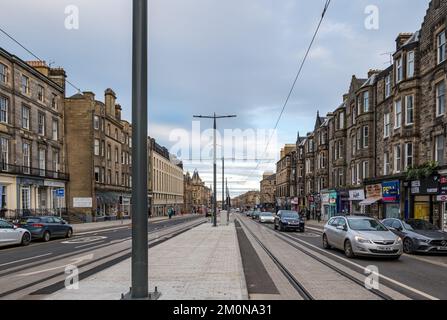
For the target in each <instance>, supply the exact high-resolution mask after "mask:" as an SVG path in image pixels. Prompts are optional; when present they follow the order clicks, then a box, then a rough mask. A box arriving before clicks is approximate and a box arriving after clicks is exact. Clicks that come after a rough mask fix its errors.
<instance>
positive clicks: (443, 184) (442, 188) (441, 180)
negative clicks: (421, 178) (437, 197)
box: [439, 176, 447, 195]
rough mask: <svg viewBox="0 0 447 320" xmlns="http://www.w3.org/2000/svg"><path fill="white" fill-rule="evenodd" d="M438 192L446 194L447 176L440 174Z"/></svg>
mask: <svg viewBox="0 0 447 320" xmlns="http://www.w3.org/2000/svg"><path fill="white" fill-rule="evenodd" d="M439 189H440V190H439V193H440V194H442V195H447V177H446V176H442V177H440V178H439Z"/></svg>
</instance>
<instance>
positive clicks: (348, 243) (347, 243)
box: [345, 240, 355, 258]
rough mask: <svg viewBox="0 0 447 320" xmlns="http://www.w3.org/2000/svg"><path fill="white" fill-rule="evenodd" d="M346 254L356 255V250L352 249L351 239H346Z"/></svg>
mask: <svg viewBox="0 0 447 320" xmlns="http://www.w3.org/2000/svg"><path fill="white" fill-rule="evenodd" d="M345 255H346V256H347V257H348V258H354V257H355V254H354V251H353V250H352V244H351V241H349V240H346V242H345Z"/></svg>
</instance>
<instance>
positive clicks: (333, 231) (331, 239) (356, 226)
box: [323, 216, 403, 260]
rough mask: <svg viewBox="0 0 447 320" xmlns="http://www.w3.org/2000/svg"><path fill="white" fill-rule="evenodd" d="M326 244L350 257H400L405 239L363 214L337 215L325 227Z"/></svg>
mask: <svg viewBox="0 0 447 320" xmlns="http://www.w3.org/2000/svg"><path fill="white" fill-rule="evenodd" d="M323 247H324V248H325V249H330V248H332V247H334V248H337V249H341V250H343V251H344V252H345V255H346V256H347V257H348V258H354V257H355V256H375V257H389V258H393V259H396V260H397V259H399V258H400V256H401V255H402V253H403V245H402V239H401V238H400V237H398V236H396V235H395V234H394V233H393V232H391V231H390V230H389V229H388V228H387V227H386V226H384V225H383V224H382V223H381V222H380V221H379V220H377V219H373V218H369V217H364V216H348V217H334V218H332V219H330V220H329V221H328V222H327V223H326V225H325V226H324V232H323Z"/></svg>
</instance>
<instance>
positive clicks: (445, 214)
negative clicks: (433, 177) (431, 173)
mask: <svg viewBox="0 0 447 320" xmlns="http://www.w3.org/2000/svg"><path fill="white" fill-rule="evenodd" d="M439 189H440V195H438V196H437V197H436V198H437V200H438V202H439V203H440V205H441V219H442V221H441V227H442V229H443V230H444V231H446V232H447V176H445V175H443V176H441V177H440V178H439Z"/></svg>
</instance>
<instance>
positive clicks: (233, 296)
mask: <svg viewBox="0 0 447 320" xmlns="http://www.w3.org/2000/svg"><path fill="white" fill-rule="evenodd" d="M149 282H150V289H151V290H153V289H154V286H157V287H158V290H159V292H161V293H162V296H161V298H160V299H161V300H246V299H248V292H247V288H246V284H245V278H244V272H243V268H242V260H241V257H240V251H239V244H238V240H237V236H236V229H235V226H234V224H233V223H230V225H229V226H225V227H221V226H219V227H218V228H213V227H212V226H211V224H209V223H207V224H203V225H201V226H199V227H197V228H195V229H192V230H190V231H188V232H185V233H183V234H181V235H179V236H177V237H175V238H173V239H171V240H169V241H167V242H164V243H162V244H160V245H158V246H156V247H154V248H151V249H150V250H149ZM130 283H131V259H128V260H126V261H124V262H122V263H119V264H117V265H115V266H112V267H111V268H109V269H106V270H104V271H101V272H99V273H97V274H95V275H93V276H91V277H89V278H87V279H84V280H82V281H81V282H80V283H79V288H80V289H79V290H65V289H64V290H61V291H59V292H56V293H54V294H53V295H51V296H49V297H48V298H47V299H48V300H66V299H68V300H98V299H99V300H119V299H120V298H121V294H122V293H127V292H128V290H129V286H130Z"/></svg>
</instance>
